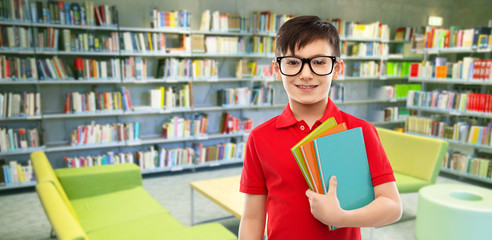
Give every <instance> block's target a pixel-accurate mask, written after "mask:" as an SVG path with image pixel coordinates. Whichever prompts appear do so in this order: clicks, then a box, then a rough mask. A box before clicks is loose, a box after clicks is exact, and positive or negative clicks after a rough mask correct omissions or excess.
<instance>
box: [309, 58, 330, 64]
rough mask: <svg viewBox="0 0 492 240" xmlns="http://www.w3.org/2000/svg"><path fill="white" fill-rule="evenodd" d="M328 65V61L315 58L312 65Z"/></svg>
mask: <svg viewBox="0 0 492 240" xmlns="http://www.w3.org/2000/svg"><path fill="white" fill-rule="evenodd" d="M326 63H327V61H326V60H325V59H322V58H315V59H313V60H312V61H311V64H315V65H324V64H326Z"/></svg>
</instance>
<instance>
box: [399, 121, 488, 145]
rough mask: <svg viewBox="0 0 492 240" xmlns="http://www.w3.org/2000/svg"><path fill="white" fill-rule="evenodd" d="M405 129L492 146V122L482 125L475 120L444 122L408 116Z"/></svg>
mask: <svg viewBox="0 0 492 240" xmlns="http://www.w3.org/2000/svg"><path fill="white" fill-rule="evenodd" d="M405 131H406V132H413V133H418V134H423V135H429V136H435V137H440V138H446V139H451V140H456V141H458V142H460V143H468V144H474V145H482V146H492V142H491V140H492V139H491V138H492V134H491V133H492V124H490V123H489V124H488V125H487V126H482V125H479V124H477V123H476V122H475V121H471V120H468V121H456V122H454V123H453V122H445V121H440V120H435V119H432V118H424V117H417V116H409V117H408V118H407V119H406V120H405Z"/></svg>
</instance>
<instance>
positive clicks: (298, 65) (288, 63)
mask: <svg viewBox="0 0 492 240" xmlns="http://www.w3.org/2000/svg"><path fill="white" fill-rule="evenodd" d="M338 61H340V58H339V57H335V56H317V57H312V58H300V57H294V56H284V57H277V63H278V66H279V68H280V72H281V73H282V74H283V75H285V76H295V75H297V74H299V73H300V72H301V71H302V68H303V67H304V63H307V64H309V68H311V71H312V72H313V73H314V74H316V75H319V76H326V75H330V74H331V73H332V72H333V68H334V66H335V63H336V62H338Z"/></svg>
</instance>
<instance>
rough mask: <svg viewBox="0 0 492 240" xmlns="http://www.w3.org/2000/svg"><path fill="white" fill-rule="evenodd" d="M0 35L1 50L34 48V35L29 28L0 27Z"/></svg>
mask: <svg viewBox="0 0 492 240" xmlns="http://www.w3.org/2000/svg"><path fill="white" fill-rule="evenodd" d="M0 33H1V34H2V35H1V36H0V48H19V49H29V48H33V46H34V37H33V34H32V32H31V31H30V29H29V28H27V27H20V26H0ZM34 36H37V35H34Z"/></svg>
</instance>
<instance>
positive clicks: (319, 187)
mask: <svg viewBox="0 0 492 240" xmlns="http://www.w3.org/2000/svg"><path fill="white" fill-rule="evenodd" d="M345 130H347V125H346V124H345V123H340V124H338V125H336V126H334V127H332V128H330V129H328V130H326V131H325V132H323V133H322V134H320V135H319V136H317V137H316V138H321V137H326V136H328V135H331V134H335V133H339V132H342V131H345ZM313 140H314V139H313ZM300 150H301V153H302V155H303V158H304V161H305V163H306V166H307V169H308V173H309V175H310V177H311V181H312V182H313V183H314V190H315V192H317V193H320V194H325V193H326V189H325V188H324V187H323V183H322V181H321V176H320V173H319V168H318V163H317V160H316V154H315V152H314V145H313V141H312V140H311V141H308V142H306V143H304V144H302V145H301V146H300Z"/></svg>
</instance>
